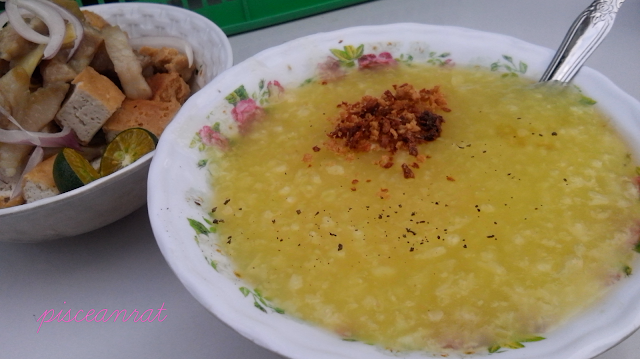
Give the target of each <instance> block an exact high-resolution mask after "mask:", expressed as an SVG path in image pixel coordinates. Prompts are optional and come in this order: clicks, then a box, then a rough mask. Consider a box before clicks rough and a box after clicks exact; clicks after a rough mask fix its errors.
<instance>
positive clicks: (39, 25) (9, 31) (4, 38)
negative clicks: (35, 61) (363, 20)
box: [0, 18, 47, 61]
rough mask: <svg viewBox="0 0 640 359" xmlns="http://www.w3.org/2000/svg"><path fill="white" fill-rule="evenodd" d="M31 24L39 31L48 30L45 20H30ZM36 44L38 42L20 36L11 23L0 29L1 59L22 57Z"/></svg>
mask: <svg viewBox="0 0 640 359" xmlns="http://www.w3.org/2000/svg"><path fill="white" fill-rule="evenodd" d="M29 25H30V26H31V28H32V29H34V30H36V31H37V32H39V33H44V32H45V31H46V30H47V27H46V25H45V24H44V22H42V20H40V19H38V18H33V19H32V20H30V23H29ZM36 46H37V45H36V44H34V43H32V42H30V41H28V40H25V39H24V38H23V37H22V36H20V35H19V34H18V33H17V32H16V31H15V30H14V29H13V27H12V26H11V25H7V26H5V27H4V28H2V29H1V30H0V59H3V60H6V61H11V60H13V59H17V58H20V57H22V56H24V55H26V54H27V53H29V52H30V51H31V50H33V49H34V48H35V47H36Z"/></svg>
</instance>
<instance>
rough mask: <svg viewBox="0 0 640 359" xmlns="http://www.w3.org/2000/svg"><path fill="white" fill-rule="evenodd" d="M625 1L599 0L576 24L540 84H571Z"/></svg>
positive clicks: (579, 17)
mask: <svg viewBox="0 0 640 359" xmlns="http://www.w3.org/2000/svg"><path fill="white" fill-rule="evenodd" d="M623 2H624V0H595V1H594V2H593V3H591V5H589V7H588V8H587V9H586V10H584V11H583V12H582V13H581V14H580V16H578V18H577V19H576V20H575V21H574V22H573V25H571V28H570V29H569V32H568V33H567V35H566V36H565V38H564V40H562V43H561V44H560V47H559V48H558V51H557V52H556V55H555V56H554V57H553V60H551V63H550V64H549V67H547V70H546V71H545V72H544V74H543V75H542V77H541V78H540V82H547V81H559V82H561V83H568V82H569V81H571V79H572V78H573V76H575V74H576V73H577V72H578V70H580V68H581V67H582V65H583V64H584V62H585V61H587V58H589V56H590V55H591V53H593V51H594V50H595V49H596V47H598V45H600V43H601V42H602V40H603V39H604V37H605V36H606V35H607V33H608V32H609V30H610V29H611V27H612V26H613V21H614V20H615V18H616V13H617V12H618V9H620V6H621V5H622V3H623Z"/></svg>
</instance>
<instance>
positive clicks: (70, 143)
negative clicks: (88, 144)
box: [0, 106, 80, 149]
mask: <svg viewBox="0 0 640 359" xmlns="http://www.w3.org/2000/svg"><path fill="white" fill-rule="evenodd" d="M0 114H2V115H4V116H6V117H7V118H8V119H9V121H11V123H13V124H14V125H16V126H17V127H18V128H19V129H18V130H4V129H0V142H4V143H11V144H16V145H34V146H41V147H71V148H73V149H79V148H80V144H79V143H78V138H77V137H76V134H75V132H73V131H71V128H70V127H65V128H63V129H62V131H60V132H58V133H44V132H32V131H27V130H25V129H24V128H23V127H22V126H20V124H19V123H18V121H16V119H15V118H13V116H11V114H10V113H9V112H8V111H7V110H5V109H4V108H3V107H2V106H0Z"/></svg>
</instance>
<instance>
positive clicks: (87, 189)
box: [0, 3, 233, 243]
mask: <svg viewBox="0 0 640 359" xmlns="http://www.w3.org/2000/svg"><path fill="white" fill-rule="evenodd" d="M84 9H87V10H90V11H93V12H95V13H97V14H99V15H101V16H102V17H103V18H104V19H105V20H107V21H108V22H109V23H111V24H114V25H118V26H120V28H122V29H123V30H124V31H126V32H127V33H128V34H129V36H130V37H142V36H176V37H181V38H184V39H189V41H190V43H191V44H192V46H193V49H194V61H195V63H196V65H197V66H198V73H197V75H196V77H195V81H194V83H193V84H192V85H191V86H192V89H193V90H194V91H195V90H198V89H199V88H201V87H203V86H204V85H205V84H207V83H208V82H209V81H211V80H212V79H213V78H214V77H215V76H216V75H217V74H219V73H221V72H222V71H224V70H226V69H228V68H229V67H231V65H232V64H233V59H232V53H231V44H230V43H229V40H228V39H227V37H226V35H225V34H224V33H223V32H222V30H221V29H220V28H219V27H218V26H217V25H216V24H214V23H213V22H211V21H209V20H208V19H207V18H205V17H203V16H201V15H199V14H197V13H195V12H192V11H188V10H184V9H180V8H176V7H174V6H169V5H160V4H135V3H119V4H105V5H94V6H89V7H85V8H84ZM195 45H199V46H195ZM152 157H153V153H150V154H147V155H146V156H144V157H143V158H141V159H140V160H138V161H136V162H135V163H133V164H131V165H130V166H127V167H126V168H124V169H122V170H120V171H118V172H116V173H114V174H112V175H110V176H107V177H104V178H100V179H98V180H96V181H94V182H91V183H90V184H88V185H86V186H83V187H80V188H78V189H75V190H73V191H69V192H67V193H63V194H60V195H57V196H53V197H49V198H45V199H42V200H39V201H36V202H33V203H29V204H24V205H21V206H16V207H9V208H5V209H0V228H2V231H0V241H1V242H21V243H33V242H41V241H47V240H52V239H57V238H61V237H68V236H74V235H78V234H82V233H86V232H89V231H92V230H95V229H98V228H100V227H103V226H105V225H107V224H110V223H112V222H115V221H116V220H118V219H120V218H122V217H124V216H126V215H128V214H130V213H131V212H133V211H135V210H136V209H138V208H140V207H142V206H143V205H144V204H145V202H146V199H147V196H146V194H147V191H146V189H147V188H146V179H147V174H148V171H149V165H150V164H151V158H152Z"/></svg>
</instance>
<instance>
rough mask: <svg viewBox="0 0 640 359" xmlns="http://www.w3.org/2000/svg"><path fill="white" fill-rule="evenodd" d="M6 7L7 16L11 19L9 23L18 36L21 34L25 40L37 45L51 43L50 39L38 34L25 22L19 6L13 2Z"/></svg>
mask: <svg viewBox="0 0 640 359" xmlns="http://www.w3.org/2000/svg"><path fill="white" fill-rule="evenodd" d="M5 5H6V6H5V7H6V11H5V14H6V15H7V18H8V19H9V23H10V24H11V26H13V29H14V30H15V31H16V32H17V33H18V34H20V36H22V37H23V38H24V39H25V40H28V41H31V42H34V43H36V44H47V43H49V37H47V36H44V35H42V34H40V33H38V32H37V31H35V30H34V29H32V28H31V26H29V24H27V23H26V22H25V21H24V19H23V18H22V15H21V14H20V9H19V8H18V5H17V4H15V3H14V2H13V1H7V3H6V4H5Z"/></svg>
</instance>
